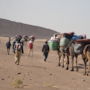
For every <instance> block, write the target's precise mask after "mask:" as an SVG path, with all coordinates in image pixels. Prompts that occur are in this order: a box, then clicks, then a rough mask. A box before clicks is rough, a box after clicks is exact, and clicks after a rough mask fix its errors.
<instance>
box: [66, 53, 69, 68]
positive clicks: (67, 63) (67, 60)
mask: <svg viewBox="0 0 90 90" xmlns="http://www.w3.org/2000/svg"><path fill="white" fill-rule="evenodd" d="M68 69H69V56H68V55H67V68H66V70H68Z"/></svg>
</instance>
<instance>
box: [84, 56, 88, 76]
mask: <svg viewBox="0 0 90 90" xmlns="http://www.w3.org/2000/svg"><path fill="white" fill-rule="evenodd" d="M83 61H84V65H85V72H84V75H86V74H87V70H86V69H87V61H86V59H85V58H84V59H83Z"/></svg>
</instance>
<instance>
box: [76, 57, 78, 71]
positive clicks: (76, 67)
mask: <svg viewBox="0 0 90 90" xmlns="http://www.w3.org/2000/svg"><path fill="white" fill-rule="evenodd" d="M77 58H78V56H76V71H78V66H77Z"/></svg>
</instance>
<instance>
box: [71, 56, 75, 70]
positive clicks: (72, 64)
mask: <svg viewBox="0 0 90 90" xmlns="http://www.w3.org/2000/svg"><path fill="white" fill-rule="evenodd" d="M71 58H72V69H71V71H74V56H71Z"/></svg>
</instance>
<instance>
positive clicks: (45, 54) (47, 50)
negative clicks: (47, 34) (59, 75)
mask: <svg viewBox="0 0 90 90" xmlns="http://www.w3.org/2000/svg"><path fill="white" fill-rule="evenodd" d="M42 52H43V55H44V61H46V60H47V58H48V54H49V46H48V42H47V41H46V42H45V44H44V45H43V47H42Z"/></svg>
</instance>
